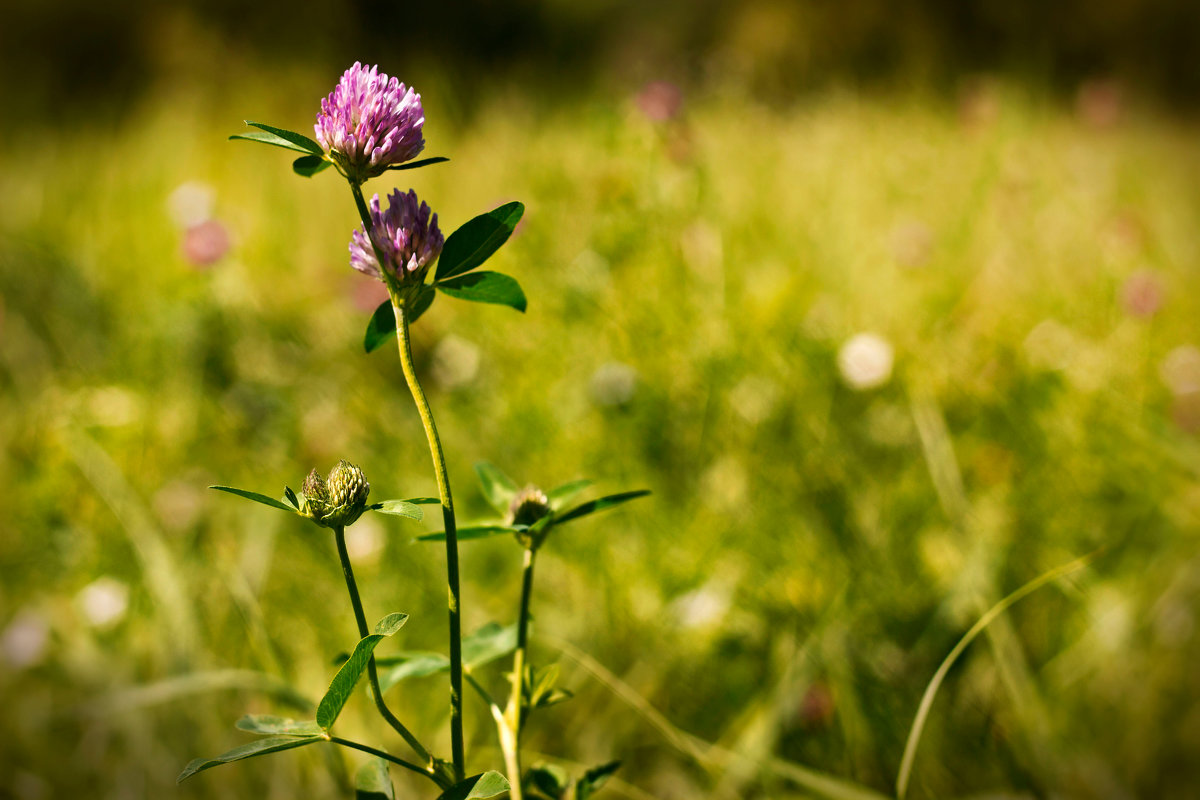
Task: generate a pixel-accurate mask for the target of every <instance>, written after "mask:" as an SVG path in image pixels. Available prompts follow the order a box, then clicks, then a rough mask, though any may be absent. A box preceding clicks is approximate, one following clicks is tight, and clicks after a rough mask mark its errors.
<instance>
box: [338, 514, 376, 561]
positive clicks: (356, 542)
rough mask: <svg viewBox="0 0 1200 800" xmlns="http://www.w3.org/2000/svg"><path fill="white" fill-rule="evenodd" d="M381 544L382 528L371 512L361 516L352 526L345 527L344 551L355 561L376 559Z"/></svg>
mask: <svg viewBox="0 0 1200 800" xmlns="http://www.w3.org/2000/svg"><path fill="white" fill-rule="evenodd" d="M383 544H384V540H383V529H382V528H380V526H379V523H378V522H376V521H375V517H374V516H373V515H371V514H368V515H367V516H365V517H361V518H360V519H359V520H358V523H357V524H356V525H355V526H354V527H353V528H347V529H346V552H347V553H349V554H350V557H351V558H352V559H354V560H355V561H358V562H360V563H364V564H369V563H374V562H376V561H378V560H379V556H380V554H381V553H382V552H383Z"/></svg>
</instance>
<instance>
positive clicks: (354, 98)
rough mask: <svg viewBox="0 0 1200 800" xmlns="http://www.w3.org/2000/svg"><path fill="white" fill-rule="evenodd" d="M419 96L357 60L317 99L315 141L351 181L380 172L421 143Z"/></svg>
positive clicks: (420, 147) (414, 151) (416, 150)
mask: <svg viewBox="0 0 1200 800" xmlns="http://www.w3.org/2000/svg"><path fill="white" fill-rule="evenodd" d="M424 124H425V111H424V109H423V108H422V106H421V95H419V94H417V93H416V92H415V91H413V90H412V88H411V87H408V86H405V85H404V84H403V83H400V81H398V80H396V79H395V78H389V77H388V76H387V75H385V74H383V73H382V72H379V71H378V68H377V67H370V68H367V67H364V66H363V65H362V64H360V63H359V62H357V61H356V62H354V66H352V67H350V69H348V70H346V72H345V73H344V74H343V75H342V79H341V80H340V81H338V85H337V86H336V87H334V90H333V91H332V92H330V93H329V96H328V97H326V98H325V99H324V100H322V101H321V112H320V113H319V114H317V122H316V125H315V126H314V130H315V132H316V138H317V142H318V143H320V145H321V147H323V148H325V151H326V152H327V153H329V155H330V157H331V158H332V159H333V161H334V163H336V164H337V165H338V167H339V168H340V169H341V170H342V172H343V173H344V174H345V175H346V177H348V178H350V179H351V180H352V181H355V182H356V183H362V182H363V181H365V180H367V179H368V178H374V177H376V176H378V175H382V174H383V173H384V171H386V170H387V168H388V167H390V166H392V165H394V164H401V163H403V162H405V161H408V160H410V159H413V158H415V157H416V156H417V154H418V153H420V152H421V151H422V150H423V149H424V148H425V138H424V136H423V135H422V134H421V128H422V126H424Z"/></svg>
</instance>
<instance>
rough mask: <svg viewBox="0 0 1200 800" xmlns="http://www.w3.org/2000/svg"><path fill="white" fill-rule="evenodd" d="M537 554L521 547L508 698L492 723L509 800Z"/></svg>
mask: <svg viewBox="0 0 1200 800" xmlns="http://www.w3.org/2000/svg"><path fill="white" fill-rule="evenodd" d="M536 553H537V551H536V550H535V549H534V548H532V547H527V548H525V564H524V569H523V571H522V576H521V612H520V616H519V617H517V649H516V650H515V651H514V652H513V669H512V695H511V696H510V697H509V700H508V708H507V709H506V710H505V712H504V717H503V719H500V718H498V719H497V720H496V727H497V730H498V731H499V733H500V745H501V749H502V750H503V751H504V762H505V769H507V770H508V773H509V775H508V782H509V783H510V784H512V787H513V788H512V798H513V800H522V796H521V725H522V723H523V722H524V719H523V717H524V714H523V709H522V708H521V706H522V702H521V701H522V699H523V698H522V694H523V692H522V690H523V689H524V686H525V648H526V645H527V644H528V643H529V599H530V597H531V596H532V594H533V562H534V556H535V555H536Z"/></svg>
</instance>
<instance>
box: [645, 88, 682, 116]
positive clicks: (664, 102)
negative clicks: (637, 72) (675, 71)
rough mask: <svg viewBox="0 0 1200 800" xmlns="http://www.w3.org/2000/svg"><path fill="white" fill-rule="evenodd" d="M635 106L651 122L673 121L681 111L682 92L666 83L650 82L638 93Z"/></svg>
mask: <svg viewBox="0 0 1200 800" xmlns="http://www.w3.org/2000/svg"><path fill="white" fill-rule="evenodd" d="M637 106H638V108H639V109H640V110H641V112H642V113H643V114H645V115H646V118H647V119H649V120H652V121H653V122H666V121H668V120H672V119H675V118H676V117H677V116H679V113H680V112H681V111H682V110H683V92H682V91H681V90H680V88H679V87H678V86H676V85H675V84H673V83H669V82H667V81H651V82H650V83H647V84H646V85H645V86H643V87H642V90H641V91H640V92H638V96H637Z"/></svg>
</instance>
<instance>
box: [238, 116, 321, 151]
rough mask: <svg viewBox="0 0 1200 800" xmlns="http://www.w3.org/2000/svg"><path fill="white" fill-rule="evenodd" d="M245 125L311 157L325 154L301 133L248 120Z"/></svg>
mask: <svg viewBox="0 0 1200 800" xmlns="http://www.w3.org/2000/svg"><path fill="white" fill-rule="evenodd" d="M246 124H247V125H249V126H250V127H252V128H258V129H259V130H261V131H266V132H267V133H270V134H274V135H275V136H278V137H279V138H280V139H283V140H284V141H285V142H287V143H288V144H291V145H293V146H294V147H298V148H300V149H301V150H302V151H304V152H308V153H312V154H313V155H318V156H320V155H324V154H325V151H324V150H323V149H322V148H321V145H319V144H317V143H316V142H314V141H313V140H312V139H310V138H308V137H307V136H305V135H304V134H302V133H296V132H295V131H289V130H287V129H286V128H276V127H275V126H273V125H266V124H264V123H262V122H251V121H250V120H246Z"/></svg>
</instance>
